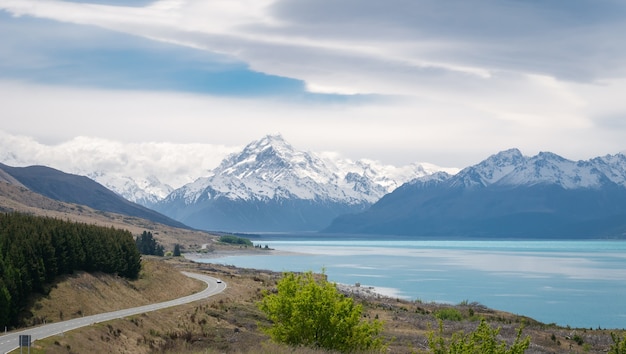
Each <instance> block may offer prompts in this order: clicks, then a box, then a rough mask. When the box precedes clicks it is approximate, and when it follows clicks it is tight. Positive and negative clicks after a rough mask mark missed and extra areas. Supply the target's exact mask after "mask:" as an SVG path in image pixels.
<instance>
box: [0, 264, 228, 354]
mask: <svg viewBox="0 0 626 354" xmlns="http://www.w3.org/2000/svg"><path fill="white" fill-rule="evenodd" d="M182 273H183V274H184V275H186V276H188V277H190V278H194V279H198V280H201V281H203V282H205V283H207V288H206V289H204V290H202V291H201V292H198V293H195V294H192V295H189V296H185V297H181V298H178V299H174V300H170V301H165V302H159V303H156V304H151V305H145V306H140V307H133V308H129V309H124V310H119V311H113V312H107V313H101V314H99V315H92V316H86V317H80V318H75V319H72V320H68V321H63V322H57V323H50V324H47V325H43V326H39V327H31V328H28V329H25V330H22V331H19V332H11V333H8V334H5V335H3V336H0V353H7V352H10V351H12V350H14V349H17V348H19V342H18V339H19V336H20V335H30V336H31V340H32V341H33V342H34V341H36V340H39V339H42V338H47V337H50V336H53V335H56V334H60V333H63V332H67V331H71V330H73V329H76V328H80V327H85V326H89V325H91V324H94V323H98V322H104V321H109V320H113V319H117V318H123V317H127V316H132V315H136V314H139V313H144V312H150V311H156V310H160V309H164V308H167V307H172V306H177V305H182V304H186V303H189V302H193V301H197V300H202V299H205V298H208V297H209V296H213V295H216V294H219V293H221V292H222V291H224V290H225V289H226V283H223V282H222V281H220V280H218V279H216V278H213V277H210V276H207V275H204V274H198V273H189V272H182ZM24 349H26V348H24Z"/></svg>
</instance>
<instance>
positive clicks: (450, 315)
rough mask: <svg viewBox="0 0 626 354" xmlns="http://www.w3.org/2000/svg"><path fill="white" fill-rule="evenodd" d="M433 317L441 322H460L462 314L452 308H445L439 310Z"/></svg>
mask: <svg viewBox="0 0 626 354" xmlns="http://www.w3.org/2000/svg"><path fill="white" fill-rule="evenodd" d="M434 314H435V317H436V318H438V319H440V320H442V321H461V320H463V314H462V313H461V311H459V310H457V309H455V308H454V307H446V308H443V309H441V310H437V311H435V313H434Z"/></svg>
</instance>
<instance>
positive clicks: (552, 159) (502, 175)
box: [451, 149, 626, 189]
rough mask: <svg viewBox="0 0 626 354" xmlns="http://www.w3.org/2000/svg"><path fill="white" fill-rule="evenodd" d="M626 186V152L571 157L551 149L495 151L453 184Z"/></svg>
mask: <svg viewBox="0 0 626 354" xmlns="http://www.w3.org/2000/svg"><path fill="white" fill-rule="evenodd" d="M608 182H611V183H615V184H618V185H622V186H625V187H626V156H625V155H623V154H621V153H620V154H616V155H606V156H603V157H596V158H594V159H591V160H588V161H571V160H568V159H565V158H563V157H561V156H559V155H556V154H554V153H551V152H540V153H539V154H537V155H536V156H532V157H526V156H523V155H522V153H521V152H520V151H519V150H518V149H510V150H506V151H502V152H500V153H498V154H495V155H492V156H490V157H489V158H487V159H486V160H484V161H482V162H481V163H479V164H477V165H474V166H470V167H467V168H465V169H463V170H462V171H461V172H459V173H458V174H457V175H456V176H454V178H453V181H451V185H452V186H461V185H463V186H466V187H470V186H482V187H484V186H489V185H501V186H519V185H535V184H553V185H558V186H560V187H562V188H565V189H576V188H600V187H602V186H603V185H604V184H605V183H608Z"/></svg>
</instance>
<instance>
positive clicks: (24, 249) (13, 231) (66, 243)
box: [0, 213, 141, 326]
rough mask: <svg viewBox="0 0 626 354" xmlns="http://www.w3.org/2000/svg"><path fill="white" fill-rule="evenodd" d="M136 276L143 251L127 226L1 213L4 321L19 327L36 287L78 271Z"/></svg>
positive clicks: (0, 311)
mask: <svg viewBox="0 0 626 354" xmlns="http://www.w3.org/2000/svg"><path fill="white" fill-rule="evenodd" d="M79 270H82V271H87V272H104V273H109V274H117V275H120V276H123V277H126V278H130V279H136V278H137V277H138V276H139V271H140V270H141V255H140V254H139V251H138V250H137V247H136V245H135V242H134V239H133V236H132V234H131V233H130V232H129V231H126V230H119V229H115V228H112V227H111V228H107V227H102V226H96V225H89V224H84V223H75V222H70V221H63V220H60V219H56V218H49V217H38V216H32V215H27V214H21V213H9V214H0V325H2V324H5V325H9V326H15V325H16V324H17V321H18V314H19V313H20V311H22V310H23V309H24V308H25V307H26V305H27V300H28V298H29V296H30V295H31V294H32V293H33V292H37V293H42V294H47V293H48V292H49V290H50V285H51V284H52V282H53V281H54V279H55V278H56V277H57V276H59V275H63V274H72V273H73V272H74V271H79Z"/></svg>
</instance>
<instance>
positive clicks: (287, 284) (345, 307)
mask: <svg viewBox="0 0 626 354" xmlns="http://www.w3.org/2000/svg"><path fill="white" fill-rule="evenodd" d="M259 308H260V309H261V310H262V311H263V312H264V313H265V314H266V315H267V316H268V317H269V319H270V321H271V322H272V325H271V326H269V327H267V328H265V329H264V330H265V332H266V333H267V334H269V335H270V337H271V338H272V339H273V340H274V341H276V342H279V343H285V344H288V345H292V346H301V345H302V346H307V347H318V348H324V349H327V350H334V351H339V352H343V353H347V352H352V351H356V350H381V349H383V347H384V345H383V341H382V339H381V338H380V337H379V333H380V332H381V331H382V327H383V325H382V322H380V321H378V320H374V321H371V322H367V321H362V320H361V318H362V306H361V305H357V304H355V303H354V301H353V299H352V298H349V297H346V296H344V295H343V294H341V293H339V291H338V290H337V287H336V286H335V284H333V283H330V282H328V281H327V280H326V278H325V276H324V275H323V274H322V276H321V277H320V278H319V279H316V277H315V276H314V275H313V273H312V272H307V273H304V274H295V273H285V274H284V275H283V278H282V279H281V280H280V281H279V282H278V284H277V292H275V293H272V294H266V295H265V297H264V298H263V300H262V301H261V302H260V303H259Z"/></svg>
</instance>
